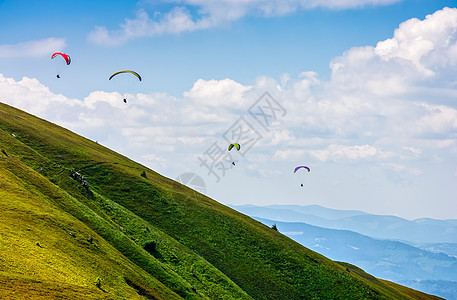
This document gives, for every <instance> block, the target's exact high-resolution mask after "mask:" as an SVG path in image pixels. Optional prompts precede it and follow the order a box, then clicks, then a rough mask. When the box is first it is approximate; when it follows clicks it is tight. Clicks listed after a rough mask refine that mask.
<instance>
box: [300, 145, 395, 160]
mask: <svg viewBox="0 0 457 300" xmlns="http://www.w3.org/2000/svg"><path fill="white" fill-rule="evenodd" d="M308 153H309V154H310V155H311V156H312V157H314V158H316V159H318V160H319V161H323V162H325V161H333V162H347V161H360V160H370V159H382V160H385V159H388V158H391V157H392V156H393V154H392V153H387V152H384V151H383V150H382V149H379V148H377V147H375V146H372V145H353V146H346V145H335V144H332V145H329V146H328V147H327V148H325V149H319V150H310V151H308Z"/></svg>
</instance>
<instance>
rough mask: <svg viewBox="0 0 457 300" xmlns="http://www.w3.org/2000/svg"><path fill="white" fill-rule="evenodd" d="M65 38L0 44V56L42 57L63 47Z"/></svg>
mask: <svg viewBox="0 0 457 300" xmlns="http://www.w3.org/2000/svg"><path fill="white" fill-rule="evenodd" d="M65 46H66V42H65V39H60V38H47V39H43V40H34V41H27V42H22V43H17V44H6V45H5V44H4V45H0V58H13V57H44V56H49V57H51V54H52V53H53V52H56V51H61V50H63V49H64V48H65Z"/></svg>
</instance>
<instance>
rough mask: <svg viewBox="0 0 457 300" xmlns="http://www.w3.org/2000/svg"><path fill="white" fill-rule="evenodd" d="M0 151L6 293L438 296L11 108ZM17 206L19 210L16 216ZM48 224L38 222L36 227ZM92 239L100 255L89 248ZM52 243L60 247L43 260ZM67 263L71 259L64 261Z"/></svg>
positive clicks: (3, 108) (0, 109)
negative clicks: (324, 250)
mask: <svg viewBox="0 0 457 300" xmlns="http://www.w3.org/2000/svg"><path fill="white" fill-rule="evenodd" d="M0 147H1V150H2V154H1V156H0V161H1V163H2V173H5V174H7V175H5V178H6V179H5V186H7V183H8V184H9V186H11V188H5V189H4V188H3V185H2V191H3V192H4V193H3V194H2V198H1V201H2V205H4V209H5V210H7V211H12V212H11V214H10V216H9V217H7V218H6V219H5V220H3V221H4V222H3V223H4V224H8V225H7V226H9V227H8V228H6V229H5V232H8V234H9V242H6V243H3V242H2V243H3V244H2V248H1V250H2V253H3V251H5V253H10V255H11V258H10V259H8V260H2V261H0V263H1V269H2V270H5V271H3V272H2V273H1V274H2V278H3V279H2V285H4V286H12V285H14V284H15V282H16V281H15V280H18V279H19V280H22V282H25V283H29V282H34V284H35V286H38V287H39V288H38V289H45V290H46V289H51V290H53V291H55V292H56V293H57V292H58V291H60V290H62V289H65V288H66V291H70V289H71V288H73V289H74V290H75V294H77V293H95V294H97V295H98V294H100V291H101V292H102V293H103V295H104V297H105V298H110V297H111V298H115V299H116V298H119V299H122V298H123V297H127V298H130V296H125V295H137V296H138V295H144V296H145V297H149V298H160V297H163V298H166V299H172V298H173V297H178V296H180V297H185V298H190V299H192V298H193V299H199V298H210V299H220V298H225V299H230V298H236V299H250V298H254V299H310V298H321V299H322V298H324V299H325V298H328V299H388V298H396V299H418V298H423V299H434V297H433V296H429V295H426V294H422V293H419V292H417V291H414V290H410V289H407V288H405V287H398V286H396V285H394V284H392V283H389V282H385V281H381V280H378V279H376V278H373V277H371V276H369V275H368V274H366V273H364V272H363V271H361V270H357V271H355V269H353V267H352V266H351V267H349V266H346V265H341V264H338V263H336V262H333V261H331V260H329V259H327V258H325V257H323V256H321V255H319V254H317V253H315V252H313V251H311V250H309V249H307V248H305V247H303V246H301V245H299V244H298V243H296V242H294V241H292V240H291V239H289V238H287V237H286V236H284V235H282V234H280V233H278V232H276V231H274V230H272V229H271V228H269V227H267V226H265V225H262V224H261V223H259V222H257V221H254V220H252V219H251V218H249V217H247V216H245V215H242V214H240V213H238V212H236V211H234V210H232V209H230V208H228V207H225V206H223V205H221V204H219V203H218V202H216V201H214V200H212V199H209V198H207V197H205V196H203V195H201V194H198V193H196V192H194V191H193V190H191V189H188V188H187V187H185V186H183V185H181V184H179V183H176V182H174V181H171V180H169V179H167V178H165V177H163V176H160V175H159V174H157V173H155V172H154V171H152V170H149V169H147V168H146V167H144V166H142V165H140V164H137V163H135V162H133V161H131V160H129V159H128V158H126V157H123V156H121V155H119V154H117V153H115V152H113V151H111V150H109V149H107V148H105V147H103V146H101V145H99V144H97V143H94V142H92V141H89V140H87V139H85V138H83V137H80V136H78V135H76V134H73V133H71V132H70V131H68V130H65V129H63V128H61V127H59V126H56V125H54V124H51V123H49V122H46V121H44V120H41V119H39V118H36V117H33V116H31V115H29V114H26V113H24V112H22V111H19V110H17V109H14V108H12V107H9V106H7V105H4V104H0ZM29 194H30V195H29ZM10 199H16V200H15V201H10ZM29 199H35V200H34V201H35V203H36V204H34V205H29V203H31V202H28V201H29ZM15 203H17V204H15ZM16 207H23V209H22V210H21V212H23V213H22V214H19V212H17V214H16V215H15V213H16V210H15V208H16ZM42 207H44V208H45V210H41V209H42ZM41 213H43V214H44V213H46V214H47V217H43V216H41V215H40V214H41ZM25 215H28V216H33V217H31V218H30V220H27V218H26V217H25ZM23 219H24V220H23ZM41 219H44V221H40V222H44V223H40V224H41V225H40V226H38V224H35V223H34V222H38V221H39V220H41ZM45 221H46V222H45ZM33 225H36V226H38V227H37V228H39V231H37V232H36V233H34V234H30V235H28V236H27V235H26V234H24V231H23V230H26V229H22V231H21V230H19V228H33ZM37 230H38V229H37ZM48 231H49V232H48ZM69 232H71V233H72V234H70V233H69ZM89 236H92V237H93V241H92V243H91V242H89V240H88V239H89ZM52 237H53V238H52ZM2 241H3V239H2ZM13 241H15V242H13ZM94 241H95V242H94ZM24 243H25V245H28V246H29V247H25V248H24V247H21V246H20V245H23V244H24ZM37 243H38V244H39V245H40V246H41V247H40V246H38V244H37ZM71 243H73V244H71ZM94 244H95V245H97V246H98V247H102V245H103V251H101V250H99V249H92V248H94ZM48 245H59V247H57V246H55V247H50V246H48ZM32 246H34V247H32ZM48 247H49V248H56V249H58V250H59V251H58V252H57V253H52V255H51V254H50V256H49V258H47V260H40V259H35V257H38V256H37V255H39V253H40V252H38V251H43V250H42V249H49V248H48ZM29 249H30V251H33V252H27V251H29ZM72 249H73V250H72ZM53 251H54V250H53ZM55 251H57V250H55ZM37 252H38V254H37ZM13 254H15V255H16V256H14V255H13ZM19 256H20V257H22V256H24V257H30V261H31V262H30V263H29V262H21V261H22V260H21V259H19V258H18V257H19ZM51 257H52V258H51ZM70 257H71V258H72V259H73V263H72V264H65V263H64V261H65V259H64V258H68V259H69V258H70ZM75 257H76V258H75ZM37 260H38V262H36V261H37ZM54 261H56V262H54ZM12 264H13V265H18V266H17V267H12V266H11V265H12ZM54 264H56V265H58V266H60V267H59V268H57V270H56V271H55V273H59V272H60V274H71V273H72V270H73V272H74V273H75V274H79V275H78V276H76V275H75V276H76V279H74V280H72V281H71V282H68V280H67V281H65V279H63V277H66V278H71V277H68V276H66V275H62V276H57V275H53V274H54V273H47V272H46V271H40V272H38V273H35V272H34V271H33V270H34V269H39V268H43V269H44V270H46V269H49V268H50V267H49V266H53V265H54ZM99 264H104V265H103V267H98V265H99ZM35 265H36V266H35ZM96 266H97V267H96ZM51 269H52V268H51ZM101 270H108V271H101ZM145 273H147V274H146V275H145V276H143V275H144V274H145ZM98 274H101V276H100V275H98ZM142 274H143V275H142ZM95 275H97V276H96V279H95V280H96V281H97V282H98V278H101V280H102V284H101V286H100V285H99V286H98V287H97V285H96V284H95V283H94V279H93V277H94V276H95ZM25 283H24V284H25ZM70 284H73V286H72V287H70ZM62 285H66V286H65V288H62V287H61V286H62ZM24 290H27V286H26V285H24ZM97 297H98V296H97Z"/></svg>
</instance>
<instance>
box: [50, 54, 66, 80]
mask: <svg viewBox="0 0 457 300" xmlns="http://www.w3.org/2000/svg"><path fill="white" fill-rule="evenodd" d="M56 57H62V59H63V60H64V61H65V65H67V66H68V65H70V63H71V58H70V55H68V54H65V53H62V52H55V53H53V54H52V55H51V59H52V60H54V58H56ZM56 69H57V75H56V77H57V78H60V74H61V73H62V71H63V67H62V62H60V61H58V62H56Z"/></svg>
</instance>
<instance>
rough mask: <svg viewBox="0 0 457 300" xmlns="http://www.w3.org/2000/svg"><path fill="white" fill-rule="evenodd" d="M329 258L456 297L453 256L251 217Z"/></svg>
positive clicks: (302, 225)
mask: <svg viewBox="0 0 457 300" xmlns="http://www.w3.org/2000/svg"><path fill="white" fill-rule="evenodd" d="M254 219H256V220H258V221H260V222H262V223H264V224H266V225H268V226H272V225H273V224H276V226H277V229H278V231H279V232H281V233H283V234H284V235H286V236H288V237H290V238H291V239H293V240H295V241H297V242H299V243H300V244H302V245H304V246H305V247H308V248H310V249H312V250H314V251H316V252H319V253H321V254H323V255H325V256H327V257H329V258H331V259H333V260H336V261H343V262H348V263H351V264H354V265H356V266H358V267H360V268H362V269H363V270H364V271H366V272H368V273H370V274H373V275H374V276H376V277H379V278H383V279H388V280H391V281H394V282H396V283H399V284H403V285H406V286H409V287H414V288H416V289H418V290H421V291H423V292H426V293H430V294H434V295H437V296H440V297H444V298H446V299H457V292H456V291H457V272H456V270H457V258H456V257H452V256H449V255H446V254H443V253H434V252H430V251H426V250H423V249H419V248H416V247H413V246H411V245H408V244H406V243H403V242H399V241H392V240H381V239H375V238H371V237H368V236H365V235H362V234H360V233H356V232H353V231H349V230H338V229H328V228H321V227H317V226H313V225H309V224H305V223H300V222H281V221H275V220H268V219H263V218H257V217H254Z"/></svg>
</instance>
